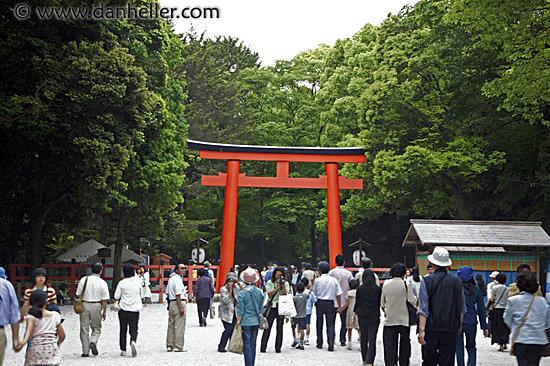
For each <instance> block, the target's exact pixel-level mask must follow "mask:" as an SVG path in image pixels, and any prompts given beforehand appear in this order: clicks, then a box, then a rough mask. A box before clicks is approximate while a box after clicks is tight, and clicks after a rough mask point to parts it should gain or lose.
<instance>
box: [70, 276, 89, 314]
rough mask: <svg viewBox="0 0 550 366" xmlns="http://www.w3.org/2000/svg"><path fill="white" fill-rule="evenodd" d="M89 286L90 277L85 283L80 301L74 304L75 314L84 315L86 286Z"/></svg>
mask: <svg viewBox="0 0 550 366" xmlns="http://www.w3.org/2000/svg"><path fill="white" fill-rule="evenodd" d="M87 285H88V276H86V280H85V281H84V287H83V288H82V293H81V294H80V297H79V298H78V300H77V301H76V302H75V303H74V305H73V307H74V312H75V313H77V314H81V313H82V310H83V308H82V298H83V297H84V293H85V292H86V286H87Z"/></svg>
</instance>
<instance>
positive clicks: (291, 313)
mask: <svg viewBox="0 0 550 366" xmlns="http://www.w3.org/2000/svg"><path fill="white" fill-rule="evenodd" d="M279 316H284V317H286V318H293V317H295V316H296V307H295V306H294V297H293V296H292V295H280V296H279Z"/></svg>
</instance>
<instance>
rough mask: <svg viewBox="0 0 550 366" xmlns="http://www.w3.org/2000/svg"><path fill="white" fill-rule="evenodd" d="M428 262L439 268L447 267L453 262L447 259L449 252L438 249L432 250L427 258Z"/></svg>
mask: <svg viewBox="0 0 550 366" xmlns="http://www.w3.org/2000/svg"><path fill="white" fill-rule="evenodd" d="M428 260H429V261H430V263H433V264H435V265H436V266H440V267H449V266H450V265H451V264H453V261H452V260H451V259H450V258H449V251H448V250H447V249H445V248H440V247H437V248H435V249H434V252H433V253H432V254H430V255H429V256H428Z"/></svg>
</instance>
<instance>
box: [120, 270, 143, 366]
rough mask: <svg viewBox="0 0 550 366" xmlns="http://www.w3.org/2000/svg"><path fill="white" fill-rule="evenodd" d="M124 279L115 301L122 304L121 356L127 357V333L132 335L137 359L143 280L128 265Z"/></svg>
mask: <svg viewBox="0 0 550 366" xmlns="http://www.w3.org/2000/svg"><path fill="white" fill-rule="evenodd" d="M122 273H124V279H122V280H121V281H120V282H119V283H118V286H117V287H116V291H115V296H114V298H115V300H118V301H119V303H120V310H119V312H118V322H119V325H120V339H119V343H120V355H121V356H126V333H128V332H129V333H130V348H131V349H132V356H133V357H136V355H137V349H136V342H137V335H138V322H139V311H140V310H141V279H140V278H139V277H138V276H136V275H135V270H134V266H133V265H132V264H130V263H126V264H125V265H124V267H123V268H122Z"/></svg>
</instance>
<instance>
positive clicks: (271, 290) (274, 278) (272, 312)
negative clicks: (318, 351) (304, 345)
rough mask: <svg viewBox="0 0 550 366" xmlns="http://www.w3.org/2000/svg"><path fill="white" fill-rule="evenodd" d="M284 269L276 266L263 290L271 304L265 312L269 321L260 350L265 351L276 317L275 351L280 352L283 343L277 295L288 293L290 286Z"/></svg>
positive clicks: (282, 322)
mask: <svg viewBox="0 0 550 366" xmlns="http://www.w3.org/2000/svg"><path fill="white" fill-rule="evenodd" d="M285 278H286V276H285V271H284V270H283V269H282V268H281V267H277V268H275V269H274V270H273V273H272V274H271V279H270V280H269V281H267V285H266V286H265V291H266V292H267V296H268V299H267V303H268V304H271V305H270V307H271V308H270V309H269V312H268V314H267V321H268V322H269V328H267V329H265V330H264V333H263V334H262V343H261V345H260V352H262V353H265V352H266V348H267V341H269V334H270V333H271V326H272V325H273V321H275V319H277V336H276V338H275V352H276V353H280V352H281V347H282V345H283V324H284V320H285V318H284V317H280V316H279V296H280V295H286V294H289V293H290V286H289V284H288V281H286V279H285Z"/></svg>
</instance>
